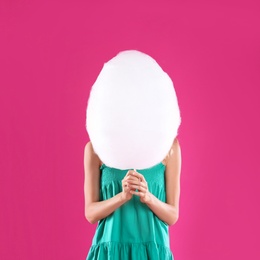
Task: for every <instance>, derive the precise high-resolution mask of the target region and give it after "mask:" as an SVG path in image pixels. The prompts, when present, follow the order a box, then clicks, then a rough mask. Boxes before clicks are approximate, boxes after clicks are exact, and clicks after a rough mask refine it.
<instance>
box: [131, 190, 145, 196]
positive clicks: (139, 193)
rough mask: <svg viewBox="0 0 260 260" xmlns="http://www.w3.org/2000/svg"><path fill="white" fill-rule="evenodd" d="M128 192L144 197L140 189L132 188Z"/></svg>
mask: <svg viewBox="0 0 260 260" xmlns="http://www.w3.org/2000/svg"><path fill="white" fill-rule="evenodd" d="M130 193H131V194H135V195H137V196H140V197H144V193H143V192H141V191H133V190H130Z"/></svg>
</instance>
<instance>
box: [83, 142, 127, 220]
mask: <svg viewBox="0 0 260 260" xmlns="http://www.w3.org/2000/svg"><path fill="white" fill-rule="evenodd" d="M99 164H100V160H99V158H98V156H97V154H96V153H95V152H94V150H93V147H92V144H91V142H88V143H87V144H86V146H85V150H84V172H85V179H84V196H85V217H86V219H87V220H88V221H89V222H90V223H91V224H95V223H96V222H97V221H99V220H100V219H103V218H105V217H107V216H108V215H110V214H111V213H112V212H114V211H115V210H116V209H117V208H118V207H120V206H121V205H122V204H124V203H125V202H126V201H127V200H128V199H129V198H127V197H126V196H125V193H124V192H120V193H118V194H116V195H115V196H114V197H112V198H110V199H107V200H104V201H99V189H100V183H99V181H100V169H99V168H100V165H99Z"/></svg>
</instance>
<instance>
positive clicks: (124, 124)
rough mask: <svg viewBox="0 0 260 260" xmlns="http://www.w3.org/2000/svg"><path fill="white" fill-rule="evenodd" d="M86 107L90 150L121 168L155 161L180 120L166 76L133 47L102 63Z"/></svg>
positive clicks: (163, 152)
mask: <svg viewBox="0 0 260 260" xmlns="http://www.w3.org/2000/svg"><path fill="white" fill-rule="evenodd" d="M86 112H87V113H86V116H87V117H86V129H87V132H88V135H89V138H90V141H91V142H92V145H93V148H94V151H95V153H96V154H97V155H98V156H99V158H100V160H101V161H102V162H103V163H104V164H105V165H107V166H109V167H113V168H117V169H122V170H124V169H146V168H150V167H152V166H154V165H156V164H159V163H160V162H161V161H162V160H163V159H164V158H165V156H166V155H167V153H168V152H169V150H170V148H171V145H172V143H173V140H174V138H175V137H176V136H177V134H178V128H179V126H180V123H181V117H180V111H179V106H178V101H177V97H176V93H175V90H174V85H173V82H172V81H171V79H170V77H169V76H168V75H167V74H166V73H165V72H164V71H163V70H162V69H161V67H160V66H159V65H158V64H157V62H156V61H155V60H154V59H153V58H151V57H150V56H148V55H147V54H144V53H142V52H139V51H135V50H129V51H123V52H120V53H119V54H118V55H117V56H115V57H114V58H112V59H111V60H110V61H108V62H106V63H105V64H104V66H103V68H102V70H101V72H100V74H99V76H98V78H97V80H96V82H95V83H94V85H93V86H92V89H91V92H90V96H89V100H88V105H87V111H86Z"/></svg>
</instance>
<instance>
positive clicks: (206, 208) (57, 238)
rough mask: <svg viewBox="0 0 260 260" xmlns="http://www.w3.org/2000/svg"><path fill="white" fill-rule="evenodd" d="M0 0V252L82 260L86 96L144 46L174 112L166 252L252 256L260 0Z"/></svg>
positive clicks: (197, 259)
mask: <svg viewBox="0 0 260 260" xmlns="http://www.w3.org/2000/svg"><path fill="white" fill-rule="evenodd" d="M93 2H94V3H91V2H90V1H75V0H74V1H72V0H71V1H69V0H67V1H46V0H45V1H32V0H31V1H7V0H1V1H0V33H1V40H0V44H1V48H0V60H1V68H0V73H1V76H0V86H1V93H0V106H1V107H0V111H1V112H0V113H1V128H0V147H1V150H0V151H1V154H0V158H1V159H0V174H1V175H0V185H1V187H0V200H1V210H0V221H1V222H0V224H1V226H0V228H1V230H0V259H5V260H13V259H15V260H17V259H22V260H23V259H26V260H34V259H37V260H41V259H44V260H45V259H48V260H52V259H53V260H65V259H68V260H70V259H71V260H75V259H85V258H86V255H87V253H88V250H89V247H90V245H91V240H92V237H93V235H94V230H95V227H96V225H91V224H89V223H88V222H87V220H86V219H85V217H84V193H83V181H84V170H83V149H84V146H85V144H86V143H87V141H88V140H89V138H88V135H87V132H86V129H85V110H86V104H87V100H88V95H89V91H90V88H91V86H92V84H93V83H94V81H95V79H96V77H97V75H98V73H99V72H100V70H101V68H102V66H103V63H104V62H105V61H107V60H109V59H110V58H112V57H113V56H115V55H116V54H117V53H118V52H119V51H121V50H126V49H137V50H140V51H143V52H146V53H148V54H149V55H151V56H152V57H154V58H155V59H156V60H157V61H158V63H159V64H160V65H161V66H162V68H163V69H164V70H165V71H166V72H167V73H168V74H169V75H170V76H171V78H172V79H173V82H174V85H175V89H176V92H177V95H178V99H179V105H180V109H181V114H182V125H181V127H180V134H179V141H180V144H181V149H182V175H181V198H180V218H179V220H178V222H177V223H176V224H175V225H174V226H171V227H170V234H171V249H172V251H173V254H174V257H175V260H190V259H192V260H209V259H210V260H219V259H222V260H230V259H236V260H242V259H243V260H244V259H252V260H253V259H260V249H259V233H260V227H259V219H260V210H259V198H260V192H259V179H260V178H259V169H260V166H259V159H260V158H259V147H260V138H259V132H260V126H259V111H260V107H259V92H260V90H259V87H260V86H259V83H260V26H259V24H260V18H259V17H260V15H259V10H260V9H259V7H260V6H259V4H258V2H259V1H250V0H247V1H226V0H225V1H219V0H218V1H206V0H205V1H202V0H198V1H166V0H165V1H162V0H160V1H140V0H138V1H93Z"/></svg>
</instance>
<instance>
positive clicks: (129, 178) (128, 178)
mask: <svg viewBox="0 0 260 260" xmlns="http://www.w3.org/2000/svg"><path fill="white" fill-rule="evenodd" d="M126 180H132V181H139V180H140V179H139V178H137V177H135V176H133V175H129V176H127V177H126Z"/></svg>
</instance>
